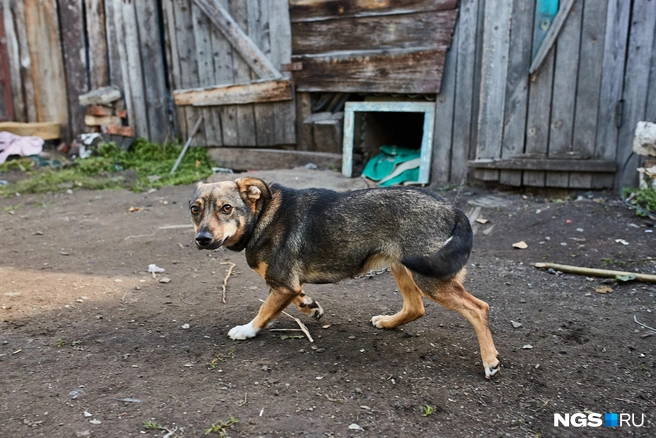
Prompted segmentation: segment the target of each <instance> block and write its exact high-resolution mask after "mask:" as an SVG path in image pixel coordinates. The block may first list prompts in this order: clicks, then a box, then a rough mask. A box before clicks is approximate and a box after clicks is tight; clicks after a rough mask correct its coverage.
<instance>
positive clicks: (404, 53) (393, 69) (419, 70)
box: [292, 49, 446, 93]
mask: <svg viewBox="0 0 656 438" xmlns="http://www.w3.org/2000/svg"><path fill="white" fill-rule="evenodd" d="M445 55H446V53H445V52H444V51H439V50H434V49H411V50H408V49H399V50H370V51H357V52H336V53H331V54H322V55H316V56H294V57H293V58H292V60H293V61H294V62H302V63H303V70H301V71H295V72H293V76H294V82H295V84H296V90H297V91H310V92H317V91H321V92H326V91H332V92H361V93H364V92H370V93H377V92H380V93H437V92H439V90H440V82H441V78H442V69H443V67H444V60H445Z"/></svg>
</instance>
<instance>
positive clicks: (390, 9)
mask: <svg viewBox="0 0 656 438" xmlns="http://www.w3.org/2000/svg"><path fill="white" fill-rule="evenodd" d="M457 4H458V0H394V1H393V2H391V1H377V2H371V1H364V2H360V1H355V2H354V1H350V0H290V1H289V15H290V21H291V22H292V23H302V22H309V21H322V20H332V19H335V18H357V17H369V16H377V15H392V14H411V13H417V12H431V11H444V10H448V9H454V8H455V7H456V6H457Z"/></svg>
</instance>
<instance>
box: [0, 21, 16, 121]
mask: <svg viewBox="0 0 656 438" xmlns="http://www.w3.org/2000/svg"><path fill="white" fill-rule="evenodd" d="M13 118H14V105H13V103H12V97H11V78H10V77H9V57H8V55H7V40H6V35H5V25H4V16H3V13H2V11H0V122H2V121H6V120H13Z"/></svg>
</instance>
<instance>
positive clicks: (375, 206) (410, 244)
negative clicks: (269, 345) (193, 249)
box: [189, 178, 500, 379]
mask: <svg viewBox="0 0 656 438" xmlns="http://www.w3.org/2000/svg"><path fill="white" fill-rule="evenodd" d="M189 209H190V212H191V218H192V222H193V225H194V230H195V233H196V236H195V244H196V246H197V247H198V248H199V249H206V250H213V249H216V248H219V247H221V246H223V247H225V248H227V249H229V250H233V251H242V250H246V261H247V262H248V265H249V266H250V267H251V268H252V269H254V270H255V271H256V272H257V273H258V274H259V275H261V276H262V278H263V279H264V281H265V282H266V284H267V285H268V286H269V288H270V292H269V295H268V297H267V299H266V301H265V302H264V304H262V306H261V307H260V310H259V312H258V314H257V315H256V316H255V318H254V319H253V320H252V321H251V322H249V323H248V324H245V325H239V326H236V327H234V328H232V329H231V330H230V331H229V332H228V336H229V337H230V338H232V339H234V340H237V339H247V338H252V337H254V336H255V335H256V334H257V333H258V332H259V331H260V330H262V329H263V328H265V327H266V326H267V325H268V324H270V323H271V322H273V320H274V319H275V318H276V317H277V316H278V315H280V313H281V312H282V311H283V310H284V309H285V308H286V307H287V306H288V305H289V304H291V303H294V304H295V305H296V306H297V307H298V308H299V309H300V310H301V312H303V313H305V314H307V315H309V316H313V317H315V318H320V317H321V316H322V315H323V309H322V308H321V306H320V305H319V303H318V302H316V301H315V300H314V299H312V298H311V297H309V296H308V295H306V294H305V293H304V292H303V284H306V283H310V284H322V283H335V282H338V281H340V280H344V279H346V278H352V277H354V276H356V275H359V274H362V273H366V272H368V271H370V270H373V269H380V268H382V267H387V266H389V268H390V270H391V272H392V274H393V275H394V279H395V280H396V284H397V286H398V288H399V291H400V292H401V295H402V296H403V308H402V309H401V310H400V311H399V312H398V313H396V314H394V315H378V316H374V317H373V318H372V319H371V322H372V324H373V325H374V326H376V327H378V328H387V329H391V328H394V327H398V326H399V325H402V324H407V323H409V322H410V321H414V320H415V319H417V318H420V317H421V316H423V315H424V304H423V300H422V298H423V297H426V298H428V299H431V300H433V301H435V302H437V303H439V304H441V305H442V306H444V307H446V308H447V309H452V310H455V311H457V312H459V313H460V314H462V315H463V316H464V317H465V318H467V320H468V321H469V322H470V323H471V324H472V325H473V326H474V330H475V331H476V335H477V337H478V341H479V344H480V351H481V357H482V359H483V366H484V368H485V377H486V378H488V379H489V378H491V377H492V376H493V375H494V374H496V373H497V372H498V371H499V367H500V363H499V360H498V359H497V356H498V353H497V350H496V348H495V346H494V342H493V340H492V334H491V333H490V329H489V325H488V314H489V310H490V306H489V305H488V304H487V303H486V302H484V301H481V300H479V299H478V298H476V297H474V296H473V295H471V294H469V292H467V291H466V290H465V288H464V287H463V281H464V279H465V274H466V270H465V264H466V262H467V260H468V258H469V255H470V253H471V249H472V245H473V233H472V229H471V225H470V223H469V219H468V218H467V216H466V215H465V214H464V213H463V212H462V211H460V210H458V209H457V208H455V207H453V206H451V205H450V204H448V203H447V202H446V201H444V200H443V199H442V198H440V197H439V196H437V195H436V194H434V193H432V192H430V191H427V190H423V189H419V188H413V187H386V188H369V189H363V190H354V191H350V192H335V191H332V190H326V189H305V190H295V189H291V188H287V187H283V186H280V185H277V184H271V185H269V184H267V183H265V182H264V181H263V180H261V179H257V178H239V179H237V180H236V181H234V182H233V181H222V182H217V183H199V184H198V185H197V186H196V189H195V191H194V193H193V195H192V197H191V200H190V201H189Z"/></svg>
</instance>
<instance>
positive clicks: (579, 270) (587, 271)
mask: <svg viewBox="0 0 656 438" xmlns="http://www.w3.org/2000/svg"><path fill="white" fill-rule="evenodd" d="M534 266H535V267H536V268H540V269H549V268H551V269H556V270H558V271H562V272H568V273H570V274H579V275H591V276H594V277H611V278H615V277H617V276H618V275H621V276H635V279H636V280H638V281H644V282H646V283H656V275H652V274H641V273H639V272H627V271H612V270H610V269H595V268H584V267H581V266H571V265H559V264H558V263H536V264H535V265H534Z"/></svg>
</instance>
